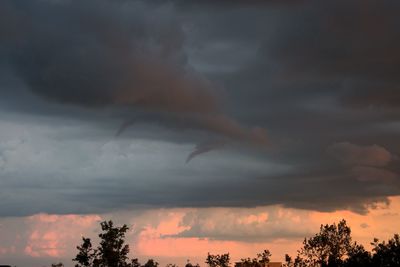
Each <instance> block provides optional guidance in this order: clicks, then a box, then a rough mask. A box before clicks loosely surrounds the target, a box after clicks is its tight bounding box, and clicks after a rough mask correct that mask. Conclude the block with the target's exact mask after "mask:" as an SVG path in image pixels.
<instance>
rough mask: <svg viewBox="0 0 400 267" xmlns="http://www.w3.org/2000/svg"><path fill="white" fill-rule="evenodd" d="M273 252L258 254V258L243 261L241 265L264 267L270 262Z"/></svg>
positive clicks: (245, 266) (244, 266) (266, 251)
mask: <svg viewBox="0 0 400 267" xmlns="http://www.w3.org/2000/svg"><path fill="white" fill-rule="evenodd" d="M270 257H271V252H270V251H269V250H268V249H266V250H264V251H263V252H261V253H259V254H257V257H256V258H253V259H250V258H245V259H241V261H240V263H241V266H242V267H264V266H265V265H266V264H268V263H269V262H270Z"/></svg>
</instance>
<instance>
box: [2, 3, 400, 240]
mask: <svg viewBox="0 0 400 267" xmlns="http://www.w3.org/2000/svg"><path fill="white" fill-rule="evenodd" d="M398 5H399V4H398V2H397V1H390V0H385V1H381V2H379V3H375V2H372V1H354V2H352V3H349V2H348V1H329V2H328V3H324V4H321V3H320V2H318V1H284V2H283V1H279V2H278V1H251V2H246V3H243V2H242V1H234V3H232V2H228V1H224V2H223V3H218V4H216V3H215V1H195V2H191V3H189V2H187V1H183V2H182V1H168V2H159V1H156V2H151V3H150V2H148V1H111V0H110V1H107V0H102V1H85V2H78V1H45V0H43V1H37V2H32V1H18V2H16V1H2V2H1V3H0V57H1V58H2V60H1V61H0V109H1V113H0V128H1V131H0V177H1V179H0V185H1V186H0V193H1V198H2V199H1V201H0V214H1V215H3V216H14V215H17V216H25V215H31V214H35V213H38V212H47V213H59V214H67V213H80V214H86V213H104V212H109V211H112V210H118V209H131V208H133V207H136V208H137V207H141V208H143V207H149V206H151V207H216V206H225V207H254V206H259V205H275V204H280V205H282V206H284V207H291V208H301V209H311V210H318V211H333V210H337V209H348V210H352V211H356V212H358V213H366V212H367V211H368V210H369V208H370V207H372V206H376V205H377V203H380V202H383V203H388V197H390V196H396V195H399V194H400V180H399V173H400V168H399V164H398V156H397V155H399V153H400V143H399V141H398V134H399V132H400V126H399V118H400V110H399V105H398V103H399V102H398V101H397V99H398V97H399V93H398V92H399V90H397V89H398V88H397V87H398V86H399V80H398V75H397V72H398V66H399V53H398V47H399V43H400V37H399V35H398V28H399V26H400V19H399V18H398V16H397V14H396V13H395V10H397V9H398ZM121 125H122V126H121ZM119 126H120V127H119ZM118 129H119V130H118ZM267 130H268V135H267ZM116 132H117V134H115V133H116ZM115 135H117V136H115ZM193 148H194V150H193ZM205 152H208V153H207V154H205ZM188 155H189V156H188ZM195 155H199V157H198V158H196V159H195V160H191V161H190V163H189V164H185V159H186V158H187V159H188V160H190V159H192V158H193V156H195ZM187 156H188V157H187ZM50 200H51V201H50ZM77 200H79V201H77ZM82 202H83V203H85V205H82V204H81V203H82ZM193 231H194V230H192V232H193ZM191 234H193V233H191V232H190V231H189V232H187V235H188V236H189V235H191ZM193 235H194V234H193ZM204 235H205V234H204ZM238 238H239V237H238Z"/></svg>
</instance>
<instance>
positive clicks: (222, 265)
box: [206, 253, 231, 267]
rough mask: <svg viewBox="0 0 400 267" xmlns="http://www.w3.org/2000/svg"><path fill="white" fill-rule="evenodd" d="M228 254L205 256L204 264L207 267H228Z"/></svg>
mask: <svg viewBox="0 0 400 267" xmlns="http://www.w3.org/2000/svg"><path fill="white" fill-rule="evenodd" d="M230 260H231V259H230V256H229V253H226V254H221V255H219V254H216V255H213V254H210V253H208V254H207V259H206V263H207V265H208V266H209V267H229V266H230Z"/></svg>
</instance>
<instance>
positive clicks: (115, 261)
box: [73, 221, 157, 267]
mask: <svg viewBox="0 0 400 267" xmlns="http://www.w3.org/2000/svg"><path fill="white" fill-rule="evenodd" d="M100 225H101V230H102V233H100V234H99V237H100V245H99V246H98V247H97V248H96V249H94V248H93V246H92V243H91V240H90V238H85V237H83V238H82V241H83V243H82V245H80V246H77V249H78V254H77V255H76V257H75V258H74V259H73V261H76V262H77V264H76V265H75V267H138V266H140V264H139V262H138V260H137V259H133V260H131V261H130V262H129V258H128V253H129V245H127V244H125V234H126V232H127V231H128V230H129V228H128V226H126V225H125V224H124V225H123V226H121V227H115V226H114V223H113V222H112V221H108V222H107V221H104V222H101V223H100ZM146 267H157V265H153V266H146Z"/></svg>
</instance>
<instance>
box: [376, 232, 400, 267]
mask: <svg viewBox="0 0 400 267" xmlns="http://www.w3.org/2000/svg"><path fill="white" fill-rule="evenodd" d="M378 241H379V240H378V239H374V242H373V243H371V245H372V246H373V247H374V248H373V249H372V251H373V252H375V253H374V255H373V258H372V262H373V264H374V266H380V267H390V266H400V236H399V235H398V234H395V235H394V236H393V238H391V239H389V240H388V242H385V241H383V242H382V243H378Z"/></svg>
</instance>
